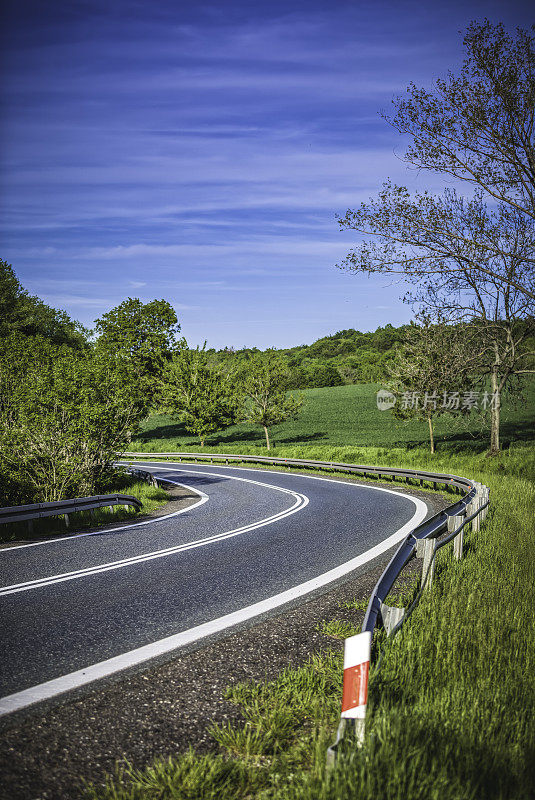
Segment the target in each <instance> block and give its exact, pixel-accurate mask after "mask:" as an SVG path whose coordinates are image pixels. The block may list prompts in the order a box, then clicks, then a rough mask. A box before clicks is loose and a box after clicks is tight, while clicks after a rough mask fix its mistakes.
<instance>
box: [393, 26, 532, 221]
mask: <svg viewBox="0 0 535 800" xmlns="http://www.w3.org/2000/svg"><path fill="white" fill-rule="evenodd" d="M532 30H535V26H534V27H532ZM464 44H465V48H466V52H467V57H466V59H465V61H464V65H463V67H462V69H461V72H460V75H457V76H456V75H453V74H452V73H449V74H448V77H447V78H446V79H439V80H437V82H436V84H435V90H434V92H428V91H426V90H425V89H422V88H418V87H416V86H415V85H414V84H411V85H410V86H409V88H408V89H407V97H403V98H398V99H397V100H394V106H395V109H396V113H395V114H394V115H393V116H392V117H389V116H387V115H385V118H386V119H387V120H388V121H389V122H390V123H391V124H392V125H393V126H394V127H395V128H396V129H397V130H398V131H399V132H400V133H401V134H403V135H408V136H409V138H410V144H409V146H408V149H407V151H406V154H405V161H406V162H407V163H408V164H410V165H411V166H413V167H415V168H417V169H426V170H432V171H433V172H438V173H442V174H445V175H450V176H453V177H454V178H458V179H460V180H462V181H467V182H468V183H470V184H472V186H474V187H475V188H478V189H481V190H482V191H484V192H485V194H486V195H487V196H490V197H492V198H493V199H494V200H495V201H497V202H498V203H500V204H505V205H507V206H508V207H510V208H511V209H514V210H516V211H520V212H521V213H522V214H524V215H526V216H528V217H530V218H531V219H535V140H534V136H533V134H534V121H535V119H534V117H535V48H534V37H533V35H532V34H531V33H529V32H528V31H526V30H522V29H520V28H519V29H517V36H516V39H514V38H513V37H512V36H510V35H508V34H507V33H506V32H505V30H504V27H503V25H502V24H501V23H499V24H497V25H493V24H491V23H490V22H489V21H488V20H485V21H484V22H482V23H478V22H472V23H471V24H470V25H469V27H468V29H467V32H466V35H465V37H464Z"/></svg>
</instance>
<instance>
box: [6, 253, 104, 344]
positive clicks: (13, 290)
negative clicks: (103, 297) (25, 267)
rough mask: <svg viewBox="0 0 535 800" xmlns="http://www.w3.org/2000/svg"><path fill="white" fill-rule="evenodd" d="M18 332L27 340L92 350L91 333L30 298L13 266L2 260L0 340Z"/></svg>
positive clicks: (64, 315)
mask: <svg viewBox="0 0 535 800" xmlns="http://www.w3.org/2000/svg"><path fill="white" fill-rule="evenodd" d="M15 332H19V333H21V334H23V335H24V336H41V337H43V338H45V339H49V340H50V341H51V342H53V343H54V344H57V345H61V344H67V345H69V346H70V347H74V348H78V349H79V348H87V347H88V346H89V345H88V341H87V336H88V333H89V332H88V331H86V330H85V328H83V326H82V325H80V323H79V322H75V321H74V320H72V319H71V318H70V317H69V316H68V315H67V314H66V313H65V312H64V311H58V310H57V309H55V308H51V307H50V306H47V305H46V304H45V303H43V301H42V300H40V299H39V298H38V297H33V296H32V295H30V294H28V292H27V291H26V290H25V289H24V288H23V287H22V286H21V284H20V282H19V280H18V278H17V276H16V275H15V272H14V271H13V267H12V266H11V264H8V263H7V261H2V260H0V336H1V337H6V336H9V335H10V334H11V333H15Z"/></svg>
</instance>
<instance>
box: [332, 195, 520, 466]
mask: <svg viewBox="0 0 535 800" xmlns="http://www.w3.org/2000/svg"><path fill="white" fill-rule="evenodd" d="M502 212H503V209H502V210H499V211H497V212H490V211H489V209H488V208H487V207H486V205H485V204H484V203H483V201H482V199H481V197H480V196H476V197H475V198H474V199H472V200H465V199H464V198H462V197H460V196H459V195H457V193H456V192H455V191H453V190H450V191H446V192H445V193H444V195H443V196H441V197H438V198H437V197H434V196H433V195H430V194H428V193H424V194H416V195H415V196H414V197H412V198H411V197H410V196H409V193H408V192H407V190H406V189H404V188H402V187H395V191H394V190H393V188H392V187H391V186H390V185H389V186H388V187H386V188H385V189H384V190H383V192H381V193H380V195H379V199H378V200H375V201H371V202H370V203H369V204H368V205H366V204H362V205H361V206H360V208H359V209H358V210H357V211H348V212H347V215H346V217H345V219H344V220H342V221H341V225H342V226H343V227H349V228H352V229H354V230H358V231H360V232H363V233H366V234H368V236H369V237H370V238H376V239H377V242H375V241H372V242H367V241H365V242H363V243H362V244H361V245H360V246H359V247H357V248H356V249H355V250H353V251H351V253H349V254H348V256H347V258H346V261H345V262H344V266H345V267H346V268H348V269H351V270H355V271H357V272H360V271H364V272H368V273H370V272H396V271H398V270H399V271H402V274H403V275H404V276H405V277H406V278H407V280H408V281H410V282H411V283H412V284H413V285H414V286H415V289H414V290H412V291H409V292H408V293H407V295H406V296H405V298H404V299H405V300H406V301H408V302H410V303H412V304H413V305H415V306H416V307H417V308H418V309H420V312H423V313H424V314H425V315H428V316H429V315H431V316H432V317H433V318H434V319H436V320H442V321H446V322H449V323H453V322H462V323H464V325H465V327H464V331H465V335H466V336H467V337H468V336H470V346H471V348H472V352H473V354H474V355H476V354H477V364H476V360H475V359H473V360H472V361H473V363H472V368H473V369H474V370H475V369H478V370H479V372H480V374H482V375H487V376H488V377H489V379H490V381H491V390H492V393H493V396H494V397H495V402H494V404H493V405H492V407H491V441H490V451H491V453H495V452H497V451H498V450H499V446H500V442H499V428H500V406H501V400H500V398H501V394H502V392H503V390H504V388H505V387H506V385H507V384H508V382H510V380H511V378H512V377H513V376H514V375H520V374H525V373H527V372H533V371H534V370H533V369H532V367H531V364H532V356H533V352H532V351H530V350H529V349H528V348H527V347H526V342H527V341H528V338H529V335H530V333H531V332H532V331H533V322H534V320H533V310H534V304H533V303H532V302H531V301H530V300H529V298H527V297H526V293H525V292H524V291H521V290H520V289H517V288H515V287H516V285H517V284H518V282H519V280H518V276H519V275H520V276H522V275H523V273H524V270H525V253H526V252H527V251H529V249H530V247H531V246H532V245H531V243H532V230H531V224H530V223H529V221H528V220H527V219H526V217H525V216H524V215H522V214H521V213H520V212H518V211H509V210H507V211H506V212H505V213H502ZM455 228H456V229H457V230H459V231H461V232H462V234H463V237H462V239H461V238H460V237H454V236H452V234H451V232H452V230H453V229H455ZM483 237H484V238H485V239H486V241H487V242H494V243H495V247H494V252H492V250H491V249H490V248H489V247H486V246H483V245H482V243H481V239H482V238H483ZM506 253H507V254H508V255H506ZM493 276H495V277H493Z"/></svg>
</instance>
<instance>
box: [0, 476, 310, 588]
mask: <svg viewBox="0 0 535 800" xmlns="http://www.w3.org/2000/svg"><path fill="white" fill-rule="evenodd" d="M234 480H237V481H244V480H246V479H245V478H234ZM255 483H256V481H255ZM261 485H264V484H261ZM265 485H266V486H268V485H269V484H265ZM279 491H281V492H285V493H288V494H290V495H292V497H294V498H295V503H294V504H293V506H290V508H287V509H285V510H283V511H278V512H277V513H276V514H272V515H271V516H270V517H265V518H264V519H261V520H259V521H258V522H250V523H249V524H248V525H242V526H241V527H240V528H233V529H232V530H230V531H222V532H221V533H216V534H214V535H213V536H207V537H205V538H204V539H194V540H193V541H192V542H184V543H183V544H178V545H174V546H172V547H165V548H162V549H161V550H153V551H152V552H150V553H142V554H140V555H137V556H130V557H129V558H122V559H119V560H118V561H110V562H107V563H105V564H96V565H95V566H93V567H84V568H82V569H78V570H73V571H72V572H63V573H59V574H56V575H48V576H45V577H44V578H35V579H34V580H31V581H24V582H22V583H14V584H10V585H9V586H2V587H1V588H0V597H6V596H8V595H11V594H20V592H27V591H32V590H33V589H41V588H43V587H47V586H54V585H55V584H57V583H64V582H65V581H72V580H77V579H78V578H86V577H89V576H91V575H99V574H100V573H102V572H110V571H112V570H116V569H122V568H123V567H131V566H133V565H134V564H142V563H144V562H145V561H154V559H157V558H166V557H167V556H172V555H176V554H178V553H183V552H185V551H187V550H195V549H197V548H198V547H206V546H207V545H210V544H218V543H219V542H222V541H225V540H226V539H232V538H234V537H235V536H241V535H242V534H244V533H250V532H251V531H254V530H256V529H257V528H263V527H264V526H265V525H271V524H273V523H274V522H278V521H279V520H281V519H285V517H289V516H291V515H292V514H295V513H296V512H297V511H301V509H303V508H305V507H306V506H307V505H308V503H309V499H308V497H307V496H306V495H304V494H300V493H299V492H292V491H290V490H289V489H279Z"/></svg>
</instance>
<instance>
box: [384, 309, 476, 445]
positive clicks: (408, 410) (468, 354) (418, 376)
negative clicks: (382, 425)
mask: <svg viewBox="0 0 535 800" xmlns="http://www.w3.org/2000/svg"><path fill="white" fill-rule="evenodd" d="M473 360H474V354H473V353H472V351H471V349H470V348H469V346H468V338H467V336H466V332H465V331H464V329H463V327H462V326H451V325H446V324H444V323H441V324H438V325H430V324H429V322H428V321H426V322H425V323H424V324H423V325H411V326H410V328H408V329H407V331H406V333H405V339H404V342H403V344H402V345H401V346H398V348H397V350H396V354H395V356H394V357H392V359H391V360H390V361H389V362H388V373H389V379H388V381H387V387H388V388H389V389H390V390H391V391H392V392H393V393H394V394H396V395H397V402H396V404H395V405H394V406H393V407H392V409H391V411H392V413H393V415H394V416H395V417H396V418H397V419H401V420H406V419H419V420H423V421H425V422H427V424H428V427H429V445H430V449H431V452H432V453H434V452H435V438H434V431H433V427H434V421H435V419H436V418H437V417H440V416H442V415H443V414H456V415H461V414H465V413H468V412H469V411H470V410H471V405H470V404H469V402H468V398H470V397H472V392H473V391H474V386H475V385H477V384H476V383H474V379H473V375H472V373H471V366H472V362H473Z"/></svg>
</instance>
